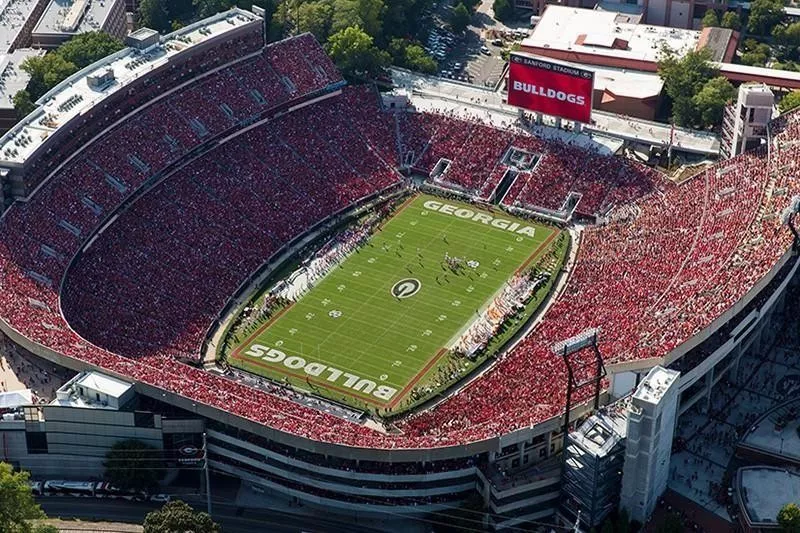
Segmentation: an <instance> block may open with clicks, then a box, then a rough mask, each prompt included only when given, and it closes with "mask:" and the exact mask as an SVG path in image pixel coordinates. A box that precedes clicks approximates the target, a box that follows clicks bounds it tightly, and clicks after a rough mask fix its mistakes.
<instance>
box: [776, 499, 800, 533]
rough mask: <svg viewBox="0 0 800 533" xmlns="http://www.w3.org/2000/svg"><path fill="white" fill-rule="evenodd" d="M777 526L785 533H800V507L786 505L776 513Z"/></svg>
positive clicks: (790, 504) (791, 504)
mask: <svg viewBox="0 0 800 533" xmlns="http://www.w3.org/2000/svg"><path fill="white" fill-rule="evenodd" d="M778 524H779V525H780V526H781V530H782V531H784V532H785V533H800V507H798V506H797V505H796V504H794V503H787V504H786V505H784V506H783V507H781V510H780V511H778Z"/></svg>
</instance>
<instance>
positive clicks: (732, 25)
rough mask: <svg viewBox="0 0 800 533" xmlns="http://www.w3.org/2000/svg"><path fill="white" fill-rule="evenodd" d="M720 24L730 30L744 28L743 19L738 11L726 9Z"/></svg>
mask: <svg viewBox="0 0 800 533" xmlns="http://www.w3.org/2000/svg"><path fill="white" fill-rule="evenodd" d="M720 25H721V26H722V27H723V28H728V29H729V30H734V31H739V30H741V29H742V19H740V18H739V14H738V13H737V12H736V11H726V12H725V14H724V15H722V20H721V21H720Z"/></svg>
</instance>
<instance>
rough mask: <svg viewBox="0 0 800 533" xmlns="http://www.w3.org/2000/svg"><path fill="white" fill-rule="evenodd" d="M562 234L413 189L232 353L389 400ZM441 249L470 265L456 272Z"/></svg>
mask: <svg viewBox="0 0 800 533" xmlns="http://www.w3.org/2000/svg"><path fill="white" fill-rule="evenodd" d="M557 234H558V230H557V229H554V228H551V227H548V226H543V225H539V224H536V223H534V222H531V221H526V220H521V219H514V218H512V217H510V216H508V215H507V214H505V213H503V212H500V211H497V212H495V213H489V212H488V211H481V210H479V209H477V208H476V207H475V206H471V205H467V204H461V203H458V202H456V201H453V200H445V199H441V198H437V197H433V196H427V195H421V196H416V197H412V198H410V199H409V200H408V201H406V202H405V203H404V204H403V205H402V206H400V207H399V208H398V210H397V211H396V212H395V214H394V215H393V216H392V217H391V218H390V219H389V220H387V221H386V222H384V224H383V226H382V227H381V229H379V230H378V231H377V232H375V233H374V234H373V235H372V236H371V238H370V240H369V241H368V243H367V244H366V245H365V246H364V247H362V248H361V249H359V250H358V251H357V252H355V253H353V254H351V255H349V256H348V257H347V258H346V259H344V260H343V261H342V262H341V263H340V264H339V265H338V266H336V267H334V268H333V269H332V270H331V271H330V273H329V274H328V275H327V276H325V277H324V278H323V279H321V280H319V281H317V282H316V285H315V286H314V287H312V288H311V289H310V290H309V291H308V292H307V293H306V294H305V295H304V296H302V297H301V298H300V299H299V300H298V301H297V302H295V303H294V304H292V305H291V306H289V307H287V308H285V309H284V310H282V311H281V312H280V313H278V314H276V315H275V316H273V317H272V318H271V319H269V320H268V321H267V322H265V323H264V324H263V325H261V326H260V327H259V328H258V329H257V330H256V331H255V332H254V333H253V334H252V335H250V336H249V337H248V338H247V339H246V340H244V342H242V343H241V344H239V345H238V346H236V347H235V348H234V350H233V351H232V352H231V354H230V356H229V357H228V361H229V363H230V364H231V365H233V366H236V367H239V368H242V369H245V370H247V371H250V372H253V373H257V374H259V375H262V376H265V377H269V378H272V379H278V380H281V381H288V382H290V383H291V384H293V385H294V386H297V387H300V388H303V389H306V390H309V391H311V392H315V393H318V394H320V395H322V396H325V397H328V398H331V399H334V400H337V401H341V402H343V403H346V404H349V405H353V406H355V407H359V408H368V409H370V410H376V411H377V410H381V409H383V410H387V409H392V408H394V407H395V406H396V405H397V404H398V402H400V401H401V400H402V399H403V398H405V397H406V396H407V395H408V394H409V392H410V391H411V390H413V388H414V386H415V385H417V384H418V383H419V382H420V380H421V379H422V378H423V376H425V375H426V374H427V373H428V372H429V371H431V369H432V368H435V365H436V363H437V361H439V360H440V359H441V358H442V357H443V356H444V355H445V354H446V353H447V351H448V347H449V346H450V345H451V344H452V343H453V342H454V341H455V340H456V339H457V338H458V337H459V335H460V333H461V332H463V331H464V330H465V329H466V327H468V326H469V324H470V323H471V322H472V321H473V320H474V319H475V318H476V315H477V313H478V312H479V311H480V310H482V308H483V307H484V306H485V305H487V304H488V303H489V302H490V301H491V300H492V298H493V297H494V296H495V295H496V294H497V292H498V291H499V290H500V289H501V288H502V287H503V284H504V282H505V281H506V280H507V279H508V278H510V277H511V276H512V275H513V274H514V273H515V272H516V271H517V270H519V269H522V268H524V267H525V266H527V265H529V264H531V263H532V262H533V261H534V260H536V259H537V258H538V257H540V256H541V255H543V254H545V253H546V252H547V250H548V249H549V247H550V246H551V245H552V243H553V242H554V240H555V237H556V236H557ZM446 255H449V256H450V257H457V258H460V259H462V260H463V264H464V265H466V266H464V267H463V268H461V269H460V270H459V271H458V272H457V273H456V272H454V271H453V270H451V269H450V268H449V267H447V265H446V263H445V257H446Z"/></svg>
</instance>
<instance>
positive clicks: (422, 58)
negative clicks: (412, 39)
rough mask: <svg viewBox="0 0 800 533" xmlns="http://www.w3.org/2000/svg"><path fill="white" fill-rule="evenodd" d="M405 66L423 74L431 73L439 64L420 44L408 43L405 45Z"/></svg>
mask: <svg viewBox="0 0 800 533" xmlns="http://www.w3.org/2000/svg"><path fill="white" fill-rule="evenodd" d="M406 67H407V68H410V69H411V70H416V71H417V72H422V73H424V74H433V73H435V72H436V70H437V69H438V68H439V65H438V64H437V63H436V60H435V59H433V58H432V57H431V56H429V55H428V54H427V53H426V52H425V50H424V49H423V48H422V47H421V46H420V45H418V44H410V45H408V46H407V47H406Z"/></svg>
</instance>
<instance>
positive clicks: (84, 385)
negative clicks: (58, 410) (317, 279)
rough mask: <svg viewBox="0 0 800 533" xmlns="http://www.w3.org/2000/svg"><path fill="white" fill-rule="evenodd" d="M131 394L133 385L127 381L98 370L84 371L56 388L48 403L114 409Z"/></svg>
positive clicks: (125, 401)
mask: <svg viewBox="0 0 800 533" xmlns="http://www.w3.org/2000/svg"><path fill="white" fill-rule="evenodd" d="M133 395H134V391H133V386H132V385H131V384H130V383H128V382H125V381H122V380H119V379H117V378H115V377H113V376H109V375H107V374H101V373H99V372H84V373H81V374H78V375H77V376H75V377H74V378H72V379H71V380H69V381H68V382H66V383H65V384H64V385H63V386H62V387H61V388H60V389H58V390H57V391H56V399H55V400H53V401H52V402H51V403H50V405H58V406H61V407H85V408H91V409H115V410H116V409H119V408H121V407H122V406H124V405H125V404H126V403H127V402H128V401H130V400H131V398H133Z"/></svg>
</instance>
